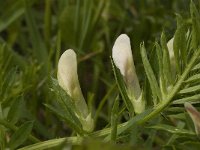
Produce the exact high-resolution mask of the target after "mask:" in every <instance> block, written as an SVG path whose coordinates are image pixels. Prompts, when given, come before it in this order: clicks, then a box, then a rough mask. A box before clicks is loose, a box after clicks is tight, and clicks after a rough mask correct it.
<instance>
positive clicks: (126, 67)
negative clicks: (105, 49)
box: [0, 1, 200, 150]
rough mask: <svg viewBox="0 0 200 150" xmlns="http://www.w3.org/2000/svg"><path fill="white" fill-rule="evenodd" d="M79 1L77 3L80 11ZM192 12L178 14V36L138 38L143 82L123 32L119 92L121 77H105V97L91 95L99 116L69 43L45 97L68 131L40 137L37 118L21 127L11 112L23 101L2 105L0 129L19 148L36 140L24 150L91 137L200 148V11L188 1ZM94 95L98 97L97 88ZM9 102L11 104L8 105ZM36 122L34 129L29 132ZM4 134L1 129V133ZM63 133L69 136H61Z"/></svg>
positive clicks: (116, 60) (116, 55)
mask: <svg viewBox="0 0 200 150" xmlns="http://www.w3.org/2000/svg"><path fill="white" fill-rule="evenodd" d="M78 2H80V1H78ZM79 7H80V3H78V5H77V8H76V9H77V10H78V9H79ZM102 7H103V6H102ZM85 8H86V5H85ZM99 11H100V10H99ZM81 12H82V11H81ZM89 12H90V11H89ZM90 13H91V12H90ZM78 14H79V13H77V17H78ZM190 14H191V17H190V18H189V19H185V18H182V17H181V16H180V15H177V29H176V31H175V34H174V35H169V36H170V37H173V38H172V40H169V39H168V35H166V34H165V33H164V32H163V33H162V34H161V37H160V39H157V41H156V42H155V43H150V42H148V43H150V44H149V45H147V43H146V42H142V43H141V44H140V48H139V50H140V54H141V64H140V66H141V67H143V68H139V67H138V68H139V69H140V70H139V69H138V70H137V72H138V73H139V72H140V75H141V76H140V79H141V78H143V79H144V80H140V81H139V77H138V75H139V74H137V73H136V67H135V64H134V60H133V55H132V51H131V44H130V39H129V37H128V36H127V35H126V34H121V35H120V36H119V37H118V38H117V39H116V41H115V42H114V46H113V49H112V58H111V63H112V67H113V72H114V77H115V79H116V83H117V86H118V90H119V91H118V90H116V91H114V90H115V84H116V83H115V82H114V83H113V82H112V81H113V80H110V81H107V80H106V79H103V80H102V81H103V82H105V83H108V84H107V86H108V89H109V90H108V92H106V94H105V96H104V97H103V98H102V100H101V101H100V103H98V102H96V101H92V100H95V98H93V97H92V96H91V97H92V98H91V97H89V98H91V99H92V100H91V99H90V100H91V101H92V102H93V103H92V102H91V103H90V104H95V105H93V110H95V109H96V115H95V121H93V118H92V115H91V112H90V110H89V109H88V105H87V104H86V101H85V99H84V97H83V94H82V91H81V88H80V84H79V80H78V74H77V59H76V54H75V52H74V51H73V50H71V49H69V50H66V51H65V52H64V53H63V54H62V55H61V57H60V59H59V62H58V72H57V79H52V80H51V81H52V82H51V83H52V86H51V91H53V92H52V93H53V94H51V95H50V96H51V97H50V96H49V97H50V99H51V101H50V102H51V104H49V103H50V102H49V101H48V102H47V103H45V106H46V107H47V108H48V109H50V110H51V111H52V112H54V113H55V114H56V115H57V116H58V119H60V121H62V122H63V124H62V123H58V124H56V123H57V122H56V121H55V124H56V125H57V126H59V127H60V126H61V127H62V128H61V129H63V132H62V133H61V134H58V135H57V134H55V133H57V129H55V132H54V134H53V137H54V139H52V137H45V138H46V139H49V140H46V141H40V140H39V139H37V138H35V136H34V135H40V134H37V132H36V134H35V129H37V128H35V127H34V124H33V122H32V121H31V122H30V121H29V122H27V123H25V124H23V125H22V126H21V127H19V128H18V127H17V126H18V123H16V122H17V121H16V120H17V119H16V118H15V117H14V118H13V116H12V114H17V113H16V112H17V111H16V110H20V109H18V108H20V107H15V106H17V104H20V101H16V103H14V104H12V107H11V108H9V103H5V104H3V103H0V116H3V117H0V124H1V125H2V126H0V131H3V133H6V132H7V129H10V130H12V131H13V134H12V135H13V138H11V140H10V141H8V142H9V143H8V144H7V145H6V146H5V147H6V148H7V147H8V148H10V149H15V148H18V147H19V146H21V145H25V144H26V143H25V141H26V140H27V139H29V140H30V141H28V142H32V143H33V144H32V145H28V146H25V147H22V148H20V149H19V150H37V149H52V148H53V149H64V147H63V145H64V146H65V144H67V148H68V147H69V144H71V145H73V144H76V145H81V144H85V143H87V142H85V141H84V140H85V139H86V140H89V141H90V139H100V140H101V142H100V143H101V144H100V148H101V145H102V144H103V145H105V146H106V145H107V144H105V142H107V141H112V142H113V143H116V144H117V146H118V145H119V144H121V143H122V144H123V145H126V144H129V143H131V144H132V145H133V146H134V147H133V148H132V149H134V148H135V149H138V148H141V149H146V148H148V149H161V148H163V149H165V148H166V149H188V147H189V148H190V149H192V148H194V149H195V148H196V149H198V148H199V145H200V142H199V138H198V136H197V135H199V131H200V130H199V122H200V121H199V118H200V117H199V116H200V113H199V112H198V111H197V110H196V109H195V108H194V107H193V106H192V105H191V104H195V105H196V106H198V105H199V103H200V101H199V100H200V34H199V33H200V13H199V10H198V9H197V8H196V6H195V5H194V3H193V2H191V4H190ZM97 17H98V16H97ZM188 20H189V21H188ZM86 22H87V19H86ZM89 27H90V26H88V28H89ZM124 31H126V30H124ZM77 33H78V32H77ZM168 40H169V42H167V41H168ZM82 42H84V41H82ZM151 48H152V49H151ZM58 49H59V48H58ZM60 49H61V48H60ZM136 50H137V49H136ZM57 55H58V56H59V54H57ZM57 58H59V57H57ZM152 59H153V60H152ZM95 62H98V61H95ZM95 69H96V68H95ZM98 69H99V68H97V71H98ZM173 69H174V70H175V71H173ZM8 79H9V78H8ZM97 79H98V77H97ZM108 80H109V79H108ZM2 81H3V78H2ZM0 83H1V82H0ZM1 85H2V89H3V88H4V89H5V90H6V89H7V88H8V87H6V86H4V85H3V84H2V83H1ZM110 87H114V88H110ZM8 94H9V93H8ZM92 94H94V95H95V96H94V97H98V95H97V94H98V93H95V92H94V93H92ZM25 98H26V97H25ZM98 98H99V97H98ZM122 100H123V101H122ZM190 103H191V104H190ZM15 104H16V105H15ZM97 104H99V105H97ZM105 104H107V105H105ZM184 105H185V108H184ZM5 106H6V107H7V108H8V109H7V108H6V109H5V108H4V107H5ZM24 106H25V105H24ZM96 107H97V108H96ZM2 108H3V109H2ZM185 109H186V111H187V112H188V113H189V115H190V116H191V118H192V120H193V122H194V125H195V131H196V133H195V132H194V131H193V130H192V128H191V120H190V119H188V115H187V114H186V113H185ZM7 112H8V113H7ZM13 112H14V113H13ZM6 114H8V115H6ZM42 114H43V113H42ZM46 116H48V115H45V113H44V117H46ZM12 118H13V119H12ZM53 118H54V117H53ZM23 119H27V118H23ZM48 119H49V118H48ZM48 119H47V120H48ZM54 119H55V120H57V118H54ZM10 120H14V121H10ZM20 121H21V120H20ZM57 121H58V122H59V120H57ZM19 123H20V122H19ZM36 123H38V122H36ZM48 123H52V122H48ZM36 125H37V127H38V126H40V125H38V124H36ZM94 126H95V127H96V128H94ZM192 126H193V124H192ZM2 127H3V128H2ZM4 127H5V129H6V130H5V129H4ZM50 127H54V126H50ZM32 128H33V129H34V130H33V132H34V134H31V131H32ZM41 129H43V128H41ZM10 130H9V132H10ZM160 130H162V132H160ZM47 131H49V130H47ZM59 131H62V130H59ZM59 131H58V132H59ZM42 132H44V131H42ZM21 133H23V134H21ZM46 133H47V132H46ZM9 135H10V134H8V137H9ZM43 135H45V134H43ZM2 136H4V134H2V135H0V137H2ZM58 136H64V137H61V138H58ZM8 140H9V139H8ZM41 140H44V138H43V139H41ZM16 141H17V142H16ZM0 142H1V140H0ZM71 145H70V146H71ZM94 145H95V146H94ZM56 146H59V147H56ZM60 146H61V147H60ZM87 146H88V145H87ZM87 146H86V147H85V145H84V148H86V149H87V148H89V149H95V148H96V146H97V144H94V143H93V142H92V144H91V145H89V146H88V147H87ZM90 146H91V147H90ZM55 147H56V148H55ZM72 147H73V146H72ZM106 148H107V147H106ZM106 148H105V149H106ZM108 149H109V146H108ZM113 149H115V148H113ZM116 149H117V148H116Z"/></svg>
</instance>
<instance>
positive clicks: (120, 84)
mask: <svg viewBox="0 0 200 150" xmlns="http://www.w3.org/2000/svg"><path fill="white" fill-rule="evenodd" d="M111 63H112V68H113V72H114V75H115V80H116V82H117V85H118V88H119V91H120V94H121V96H122V99H123V100H124V103H125V104H126V107H127V109H128V111H129V112H130V114H131V116H132V115H133V114H134V109H133V105H132V103H131V101H130V99H129V98H128V95H127V91H126V86H125V83H124V81H123V78H122V76H121V74H120V71H119V69H118V68H117V67H116V66H115V64H114V62H113V60H112V58H111Z"/></svg>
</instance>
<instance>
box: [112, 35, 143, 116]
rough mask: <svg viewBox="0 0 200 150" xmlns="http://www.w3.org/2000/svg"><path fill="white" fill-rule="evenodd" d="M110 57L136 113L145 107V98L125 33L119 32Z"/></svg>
mask: <svg viewBox="0 0 200 150" xmlns="http://www.w3.org/2000/svg"><path fill="white" fill-rule="evenodd" d="M112 58H113V61H114V63H115V65H116V67H117V68H119V70H120V73H121V75H122V76H123V79H124V82H125V85H126V89H127V94H128V97H129V99H130V101H131V103H132V105H133V108H134V111H135V113H136V114H139V113H141V112H143V111H144V109H145V100H144V99H143V92H142V90H141V88H140V84H139V80H138V77H137V74H136V71H135V65H134V61H133V56H132V51H131V44H130V39H129V37H128V36H127V35H126V34H121V35H120V36H119V37H118V38H117V39H116V41H115V43H114V46H113V49H112Z"/></svg>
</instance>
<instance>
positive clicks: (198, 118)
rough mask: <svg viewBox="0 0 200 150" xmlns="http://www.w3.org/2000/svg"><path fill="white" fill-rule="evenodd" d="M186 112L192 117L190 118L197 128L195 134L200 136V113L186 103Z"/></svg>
mask: <svg viewBox="0 0 200 150" xmlns="http://www.w3.org/2000/svg"><path fill="white" fill-rule="evenodd" d="M184 106H185V109H186V111H187V112H188V114H189V115H190V117H191V118H192V121H193V123H194V126H195V132H196V134H197V135H199V134H200V112H198V111H197V110H196V108H195V107H193V106H192V105H191V104H190V103H188V102H186V103H185V104H184Z"/></svg>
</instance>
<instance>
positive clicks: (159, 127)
mask: <svg viewBox="0 0 200 150" xmlns="http://www.w3.org/2000/svg"><path fill="white" fill-rule="evenodd" d="M148 128H152V129H157V130H164V131H167V132H170V133H172V134H184V135H188V136H195V135H196V134H195V133H194V132H191V131H188V130H185V129H180V128H177V127H174V126H170V125H166V124H158V125H154V126H150V127H148Z"/></svg>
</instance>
